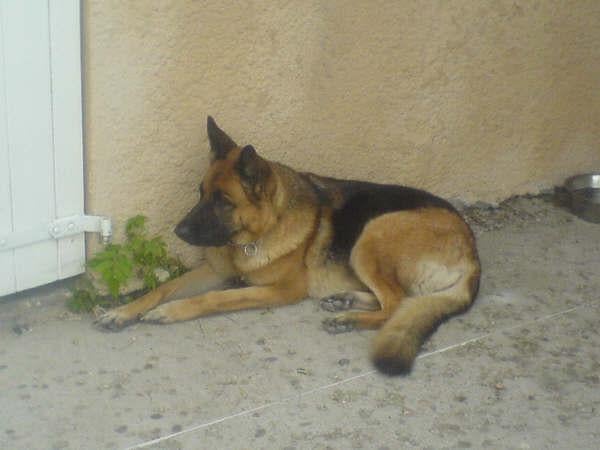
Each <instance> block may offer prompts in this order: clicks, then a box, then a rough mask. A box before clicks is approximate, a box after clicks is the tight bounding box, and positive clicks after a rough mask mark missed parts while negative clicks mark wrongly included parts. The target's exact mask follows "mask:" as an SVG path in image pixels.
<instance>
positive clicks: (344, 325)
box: [322, 315, 356, 334]
mask: <svg viewBox="0 0 600 450" xmlns="http://www.w3.org/2000/svg"><path fill="white" fill-rule="evenodd" d="M322 324H323V329H324V330H325V331H327V332H328V333H329V334H339V333H347V332H348V331H352V330H354V329H355V328H356V324H355V322H354V320H351V319H348V318H347V317H345V316H344V315H339V316H336V317H333V318H329V319H325V320H323V322H322Z"/></svg>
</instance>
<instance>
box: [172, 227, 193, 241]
mask: <svg viewBox="0 0 600 450" xmlns="http://www.w3.org/2000/svg"><path fill="white" fill-rule="evenodd" d="M175 234H176V235H177V237H179V238H180V239H183V240H184V241H185V240H186V239H188V238H189V237H190V234H191V228H190V226H189V225H188V224H186V223H180V224H179V225H177V226H176V227H175Z"/></svg>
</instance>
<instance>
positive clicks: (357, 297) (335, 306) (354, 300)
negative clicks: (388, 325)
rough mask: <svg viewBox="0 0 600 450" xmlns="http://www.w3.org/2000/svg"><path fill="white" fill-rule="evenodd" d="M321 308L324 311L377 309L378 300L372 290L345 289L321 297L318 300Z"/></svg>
mask: <svg viewBox="0 0 600 450" xmlns="http://www.w3.org/2000/svg"><path fill="white" fill-rule="evenodd" d="M320 304H321V308H323V309H324V310H325V311H329V312H336V311H346V310H348V309H360V310H363V311H377V310H378V309H379V302H378V301H377V297H375V295H374V294H373V293H372V292H366V291H347V292H340V293H337V294H333V295H329V296H327V297H323V298H322V299H321V300H320Z"/></svg>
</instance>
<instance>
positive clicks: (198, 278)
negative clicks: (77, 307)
mask: <svg viewBox="0 0 600 450" xmlns="http://www.w3.org/2000/svg"><path fill="white" fill-rule="evenodd" d="M225 282H226V277H224V276H223V275H222V274H219V273H217V272H215V271H214V270H213V269H212V268H211V267H210V266H209V265H208V264H203V265H201V266H200V267H199V268H197V269H194V270H191V271H190V272H187V273H184V274H183V275H182V276H180V277H178V278H175V279H174V280H171V281H168V282H166V283H164V284H162V285H160V286H159V287H157V288H156V289H154V290H153V291H150V292H148V293H147V294H146V295H144V296H142V297H140V298H139V299H137V300H135V301H133V302H131V303H128V304H126V305H123V306H120V307H118V308H114V309H111V310H110V311H107V312H106V313H104V314H102V315H101V316H100V317H99V318H98V319H97V320H96V324H97V325H99V326H101V327H103V328H106V329H109V330H118V329H121V328H123V327H124V326H126V325H128V324H130V323H131V322H134V321H135V320H137V319H138V318H139V317H140V316H141V315H142V314H144V313H145V312H147V311H149V310H151V309H152V308H154V307H155V306H157V305H159V304H160V303H163V302H165V301H168V300H169V297H170V298H172V296H173V295H176V294H177V292H178V291H181V290H186V288H188V287H189V286H191V285H198V286H200V287H202V288H204V290H206V289H215V288H216V287H218V286H220V285H222V284H224V283H225Z"/></svg>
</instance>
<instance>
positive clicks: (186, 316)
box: [141, 286, 306, 323]
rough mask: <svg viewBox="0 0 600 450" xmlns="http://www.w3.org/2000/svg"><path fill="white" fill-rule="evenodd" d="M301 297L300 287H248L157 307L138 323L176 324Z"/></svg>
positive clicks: (267, 305)
mask: <svg viewBox="0 0 600 450" xmlns="http://www.w3.org/2000/svg"><path fill="white" fill-rule="evenodd" d="M305 297H306V291H305V289H304V288H303V287H301V286H292V287H290V286H285V287H282V286H252V287H246V288H241V289H228V290H225V291H211V292H207V293H206V294H203V295H200V296H197V297H192V298H188V299H183V300H175V301H173V302H169V303H166V304H164V305H161V306H158V307H157V308H154V309H153V310H151V311H148V312H147V313H146V314H144V315H143V316H142V317H141V320H143V321H144V322H154V323H171V322H179V321H183V320H190V319H195V318H196V317H200V316H206V315H209V314H215V313H220V312H226V311H238V310H241V309H250V308H268V307H271V306H279V305H287V304H291V303H296V302H298V301H300V300H302V299H303V298H305Z"/></svg>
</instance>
